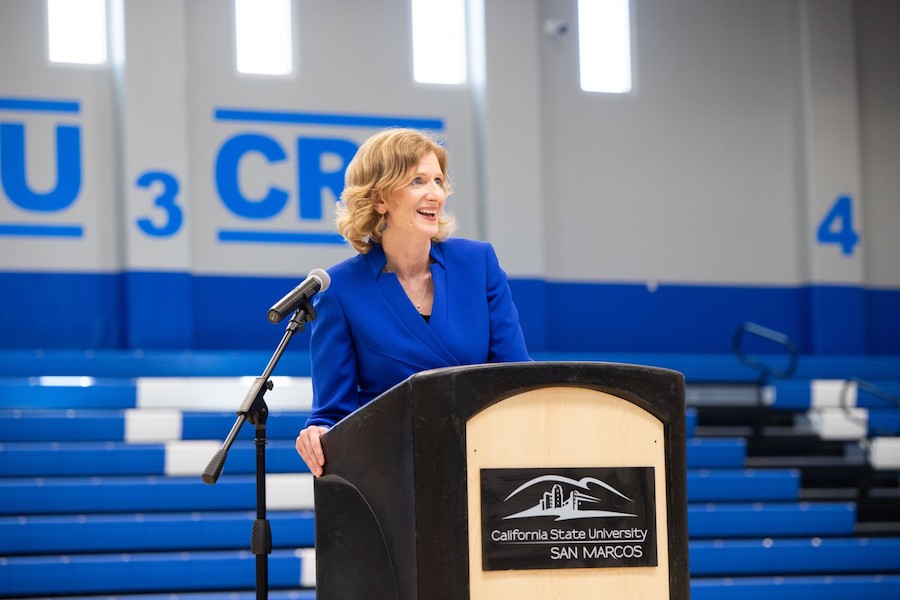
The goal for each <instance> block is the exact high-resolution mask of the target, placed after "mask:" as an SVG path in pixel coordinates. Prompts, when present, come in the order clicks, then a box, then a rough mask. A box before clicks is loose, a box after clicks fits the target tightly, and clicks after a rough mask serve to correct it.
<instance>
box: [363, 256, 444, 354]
mask: <svg viewBox="0 0 900 600" xmlns="http://www.w3.org/2000/svg"><path fill="white" fill-rule="evenodd" d="M365 256H366V257H367V258H368V260H369V266H370V268H371V270H372V275H373V277H374V278H375V281H376V283H377V286H378V289H379V290H380V291H381V294H382V296H383V297H384V299H385V301H386V303H387V305H388V306H389V307H390V310H391V311H393V313H394V315H395V316H396V317H397V319H399V320H400V322H401V323H402V326H403V328H404V329H405V330H406V331H405V332H397V334H398V335H408V336H410V337H412V338H415V339H416V340H417V341H418V342H419V344H415V346H416V347H417V351H416V352H414V353H413V356H407V357H402V360H405V361H407V362H411V364H419V366H420V367H422V368H429V366H430V365H433V363H432V361H426V362H424V363H421V362H420V363H417V362H415V361H416V359H417V358H418V357H420V356H421V352H420V351H421V350H423V348H422V347H421V345H424V346H425V347H426V348H428V349H429V350H431V352H433V353H434V355H436V356H437V357H438V359H439V360H441V361H443V362H445V363H446V365H447V366H456V365H458V364H459V361H458V360H457V359H456V357H455V356H453V354H451V353H450V351H449V350H448V349H447V348H446V347H445V346H444V344H443V343H442V342H441V340H440V338H439V337H438V334H439V333H440V331H441V329H442V328H443V326H444V324H446V321H447V301H446V295H447V285H446V283H447V278H446V270H445V269H444V261H443V256H441V252H440V248H439V247H438V246H436V245H435V244H432V245H431V258H432V260H433V263H432V265H431V275H432V281H433V282H434V303H433V306H432V312H431V317H430V322H428V323H426V322H425V319H423V318H422V315H420V314H419V312H418V311H417V310H416V308H415V307H414V306H413V305H412V302H410V300H409V298H408V297H407V295H406V292H405V291H404V290H403V286H402V285H400V280H399V279H397V276H396V275H395V274H394V273H388V272H386V271H385V270H384V267H385V265H386V264H387V258H386V257H385V255H384V250H383V249H382V248H381V246H379V245H374V244H373V246H372V250H370V251H369V252H368V253H367V254H366V255H365ZM410 341H412V340H410ZM396 358H398V359H401V357H396Z"/></svg>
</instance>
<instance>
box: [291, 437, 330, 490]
mask: <svg viewBox="0 0 900 600" xmlns="http://www.w3.org/2000/svg"><path fill="white" fill-rule="evenodd" d="M326 431H328V428H327V427H320V426H319V425H310V426H309V427H307V428H306V429H304V430H303V431H301V432H300V435H298V436H297V445H296V447H297V454H299V455H300V456H301V457H302V458H303V461H304V462H305V463H306V466H307V467H309V472H310V473H312V474H313V475H314V476H316V477H319V476H321V475H322V467H323V466H325V453H324V452H323V451H322V440H321V437H322V435H323V434H324V433H325V432H326Z"/></svg>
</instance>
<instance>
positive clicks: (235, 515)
mask: <svg viewBox="0 0 900 600" xmlns="http://www.w3.org/2000/svg"><path fill="white" fill-rule="evenodd" d="M313 514H314V513H313V512H312V511H287V512H285V511H274V512H271V513H269V514H268V515H267V518H268V520H269V522H270V524H271V528H272V531H273V534H274V535H273V536H272V542H273V544H274V548H276V549H277V548H304V547H311V546H312V545H313V543H314V540H315V535H314V528H313V522H314V516H313ZM255 517H256V513H255V512H232V513H167V514H161V515H156V514H142V515H133V514H125V515H77V516H39V517H0V555H3V556H10V555H16V554H38V553H53V552H60V553H65V552H75V553H86V552H125V551H128V552H159V551H166V550H181V549H185V548H191V549H195V550H213V549H228V548H241V547H243V546H245V545H246V544H247V540H248V539H249V537H248V534H249V533H250V528H251V525H252V524H253V521H254V519H255Z"/></svg>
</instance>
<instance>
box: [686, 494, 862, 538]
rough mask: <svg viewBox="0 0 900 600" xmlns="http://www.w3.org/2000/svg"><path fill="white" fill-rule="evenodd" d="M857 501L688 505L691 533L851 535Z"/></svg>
mask: <svg viewBox="0 0 900 600" xmlns="http://www.w3.org/2000/svg"><path fill="white" fill-rule="evenodd" d="M855 526H856V505H855V504H853V503H850V502H828V503H826V502H823V503H816V504H809V503H805V502H803V503H801V502H790V503H755V504H715V503H711V504H702V505H697V504H692V505H690V506H688V535H689V536H690V538H691V539H695V538H726V537H752V538H758V537H787V536H825V535H828V536H835V535H844V536H851V535H853V533H854V531H855Z"/></svg>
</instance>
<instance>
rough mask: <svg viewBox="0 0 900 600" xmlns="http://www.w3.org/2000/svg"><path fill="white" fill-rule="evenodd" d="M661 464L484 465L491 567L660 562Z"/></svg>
mask: <svg viewBox="0 0 900 600" xmlns="http://www.w3.org/2000/svg"><path fill="white" fill-rule="evenodd" d="M654 482H655V479H654V469H653V467H606V468H603V467H598V468H560V469H544V468H541V469H482V470H481V523H482V531H481V545H482V568H483V569H484V570H485V571H495V570H509V569H569V568H603V567H655V566H657V564H658V563H657V552H656V494H655V485H654Z"/></svg>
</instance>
